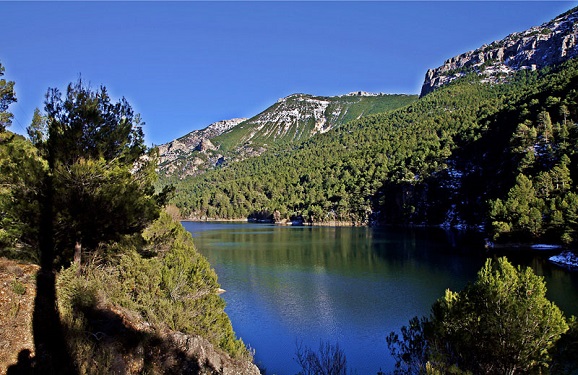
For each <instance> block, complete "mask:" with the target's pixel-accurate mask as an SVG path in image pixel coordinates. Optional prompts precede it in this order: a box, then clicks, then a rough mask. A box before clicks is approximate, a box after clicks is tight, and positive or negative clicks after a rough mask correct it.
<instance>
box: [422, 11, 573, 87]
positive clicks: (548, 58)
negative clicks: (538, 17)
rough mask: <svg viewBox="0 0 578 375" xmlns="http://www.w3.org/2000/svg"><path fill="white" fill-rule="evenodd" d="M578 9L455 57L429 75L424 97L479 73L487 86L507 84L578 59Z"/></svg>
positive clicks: (426, 77) (431, 71) (427, 74)
mask: <svg viewBox="0 0 578 375" xmlns="http://www.w3.org/2000/svg"><path fill="white" fill-rule="evenodd" d="M577 19H578V8H574V9H572V10H570V11H568V12H566V13H565V14H562V15H560V16H558V17H556V18H555V19H554V20H552V21H550V22H547V23H544V24H542V25H541V26H535V27H532V28H530V29H528V30H525V31H523V32H516V33H513V34H510V35H508V36H507V37H506V38H504V39H502V40H499V41H495V42H493V43H490V44H489V45H483V46H481V47H480V48H478V49H476V50H473V51H469V52H466V53H463V54H461V55H459V56H455V57H452V58H451V59H448V60H446V62H445V63H444V64H443V65H442V66H440V67H438V68H436V69H430V70H428V71H427V73H426V76H425V81H424V83H423V86H422V90H421V95H420V96H424V95H426V94H428V93H430V92H432V91H433V90H435V89H437V88H439V87H441V86H443V85H445V84H447V83H449V82H452V81H453V80H455V79H458V78H461V77H464V76H465V75H467V74H469V73H475V74H478V75H480V76H481V77H482V81H483V82H492V83H496V82H505V81H506V80H507V79H508V77H510V76H511V75H512V74H513V73H515V72H517V71H520V70H536V69H542V68H544V67H546V66H553V65H556V64H560V63H562V62H564V61H567V60H569V59H572V58H574V57H576V56H578V44H577V43H578V27H576V20H577Z"/></svg>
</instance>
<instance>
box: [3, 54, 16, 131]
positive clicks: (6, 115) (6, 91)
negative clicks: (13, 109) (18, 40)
mask: <svg viewBox="0 0 578 375" xmlns="http://www.w3.org/2000/svg"><path fill="white" fill-rule="evenodd" d="M4 70H5V69H4V66H3V65H2V64H0V132H1V131H4V130H6V128H7V127H9V126H10V125H11V124H12V117H13V115H12V113H10V112H8V107H9V106H10V104H12V103H14V102H16V94H15V93H14V81H6V79H4V78H1V77H3V76H4Z"/></svg>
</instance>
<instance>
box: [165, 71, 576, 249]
mask: <svg viewBox="0 0 578 375" xmlns="http://www.w3.org/2000/svg"><path fill="white" fill-rule="evenodd" d="M577 83H578V63H577V62H576V61H574V60H570V61H568V62H567V63H565V64H563V65H561V66H558V67H556V68H546V69H543V70H540V71H533V72H531V71H521V72H519V73H517V75H515V76H514V77H512V79H511V80H510V83H509V84H504V85H495V84H490V83H482V82H480V79H479V77H477V76H476V75H470V76H467V77H465V78H462V79H461V80H459V81H456V82H454V83H452V84H450V85H448V86H445V87H443V88H441V89H439V90H437V91H435V92H433V93H431V94H429V95H427V96H425V97H424V98H422V99H420V100H419V101H417V102H415V103H413V104H412V105H410V106H408V107H405V108H401V109H398V110H394V111H391V112H387V113H383V114H378V115H372V116H366V117H363V118H361V119H358V120H355V121H351V122H349V123H348V124H346V125H343V126H341V127H339V128H337V129H334V130H332V131H330V132H327V133H325V134H321V135H318V136H316V137H313V138H312V139H310V140H309V141H306V142H304V143H302V144H300V145H299V146H296V147H295V148H294V149H292V150H287V151H277V152H267V153H265V154H263V155H262V156H261V157H259V158H253V159H249V160H245V161H243V162H240V163H236V164H233V165H230V166H229V167H227V168H223V169H220V170H215V171H212V172H209V173H206V174H204V175H203V176H200V177H197V178H191V179H187V180H184V181H182V182H180V183H179V184H178V185H177V195H176V197H175V198H174V202H175V203H176V204H177V206H178V207H179V208H180V209H181V212H182V214H183V215H184V216H185V217H196V218H201V217H216V218H243V217H248V216H250V215H252V214H256V213H259V212H261V213H262V214H263V215H264V216H266V215H267V214H271V213H273V212H274V211H275V210H278V211H279V215H278V217H279V218H298V217H301V218H303V220H305V221H311V222H326V221H347V222H351V223H356V224H366V223H369V222H371V221H377V222H381V223H394V224H397V223H403V224H436V225H439V224H441V225H464V224H467V225H484V224H489V225H487V228H488V229H491V228H493V231H494V233H496V234H500V233H501V234H502V238H503V237H504V236H510V237H511V236H526V237H525V238H528V237H527V235H531V236H533V237H536V238H538V237H543V236H547V237H550V238H553V239H556V240H562V239H564V240H565V241H572V240H573V239H574V233H575V230H576V228H575V226H576V221H575V220H574V219H573V218H574V217H575V215H578V196H577V195H576V188H575V187H574V185H573V183H572V181H576V180H577V178H578V177H577V176H576V172H577V171H578V169H577V168H576V163H577V162H578V160H577V156H576V147H575V144H576V142H578V128H577V126H576V121H577V120H578V116H577V110H578V108H577V103H578V91H577V89H576V88H577V87H578V85H577Z"/></svg>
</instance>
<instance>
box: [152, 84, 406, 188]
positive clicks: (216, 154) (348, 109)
mask: <svg viewBox="0 0 578 375" xmlns="http://www.w3.org/2000/svg"><path fill="white" fill-rule="evenodd" d="M416 99H417V97H416V96H415V95H384V94H370V93H366V92H361V91H360V92H354V93H350V94H347V95H342V96H335V97H319V96H313V95H307V94H293V95H290V96H288V97H286V98H282V99H279V100H278V101H277V103H275V104H273V105H272V106H270V107H269V108H267V109H266V110H264V111H263V112H261V113H259V114H257V115H256V116H254V117H252V118H250V119H233V120H228V121H221V122H217V123H215V124H211V125H209V126H208V127H207V128H205V129H203V130H196V131H193V132H191V133H189V134H187V135H185V136H183V137H181V138H179V139H177V140H175V141H172V142H169V143H167V144H164V145H161V146H159V153H160V162H159V169H160V172H161V174H164V175H168V176H178V177H179V178H183V177H185V176H189V175H197V174H200V173H203V172H205V171H207V170H210V169H212V168H214V167H216V166H221V165H223V164H227V163H231V162H236V161H240V160H244V159H246V158H248V157H254V156H259V155H261V154H263V153H264V152H265V151H266V150H268V149H270V148H271V147H273V146H279V145H283V144H295V143H296V142H300V141H304V140H307V139H309V138H310V137H312V136H314V135H316V134H322V133H325V132H328V131H329V130H331V129H333V128H335V127H338V126H340V125H342V124H344V123H346V122H348V121H350V120H354V119H357V118H360V117H361V116H364V115H368V114H372V113H379V112H385V111H388V110H391V109H394V108H397V107H400V106H404V105H407V104H409V103H411V102H412V101H414V100H416Z"/></svg>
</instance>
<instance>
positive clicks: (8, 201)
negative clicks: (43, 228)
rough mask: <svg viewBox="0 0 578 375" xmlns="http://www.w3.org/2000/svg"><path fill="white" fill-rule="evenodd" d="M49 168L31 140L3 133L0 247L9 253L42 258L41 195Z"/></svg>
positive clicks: (15, 255) (0, 146) (25, 258)
mask: <svg viewBox="0 0 578 375" xmlns="http://www.w3.org/2000/svg"><path fill="white" fill-rule="evenodd" d="M46 169H47V164H46V162H45V161H44V160H42V158H41V157H40V156H39V155H38V152H37V150H36V149H35V148H34V147H33V146H32V145H31V144H30V142H28V141H26V140H25V139H24V138H23V137H21V136H19V135H16V134H13V133H10V132H8V131H6V132H2V133H0V212H2V218H1V219H0V247H2V248H3V250H2V254H3V255H5V256H8V257H10V258H18V259H22V260H28V261H36V262H37V261H38V254H37V247H38V241H37V236H38V222H39V216H40V206H39V204H38V197H39V195H40V194H41V181H42V177H43V175H44V173H45V171H46Z"/></svg>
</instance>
